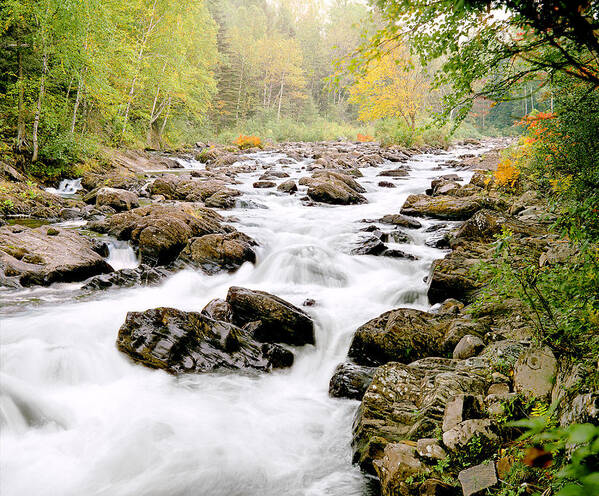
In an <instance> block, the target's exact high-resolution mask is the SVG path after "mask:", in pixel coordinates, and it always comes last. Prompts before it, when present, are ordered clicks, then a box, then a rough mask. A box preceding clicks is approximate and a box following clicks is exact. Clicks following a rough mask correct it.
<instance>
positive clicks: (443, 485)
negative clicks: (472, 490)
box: [418, 479, 458, 496]
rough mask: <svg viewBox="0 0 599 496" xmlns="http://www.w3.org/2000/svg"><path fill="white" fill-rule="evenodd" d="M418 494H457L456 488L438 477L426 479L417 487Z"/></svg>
mask: <svg viewBox="0 0 599 496" xmlns="http://www.w3.org/2000/svg"><path fill="white" fill-rule="evenodd" d="M418 494H419V496H458V489H457V488H455V487H454V486H452V485H450V484H448V483H447V482H443V481H441V480H438V479H426V480H425V481H424V482H423V483H422V484H420V487H419V489H418Z"/></svg>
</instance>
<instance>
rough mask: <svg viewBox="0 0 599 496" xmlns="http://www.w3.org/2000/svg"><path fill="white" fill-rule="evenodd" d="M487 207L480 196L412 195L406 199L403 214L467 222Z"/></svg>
mask: <svg viewBox="0 0 599 496" xmlns="http://www.w3.org/2000/svg"><path fill="white" fill-rule="evenodd" d="M484 206H485V201H484V199H483V198H482V197H480V196H471V197H464V198H456V197H453V196H438V197H432V198H431V197H430V196H427V195H410V196H408V198H407V199H406V201H405V203H404V205H403V207H402V208H401V211H400V212H401V213H402V214H404V215H413V216H415V217H432V218H434V219H444V220H466V219H468V218H469V217H471V216H472V215H473V214H474V213H476V212H477V211H478V210H480V209H481V208H483V207H484Z"/></svg>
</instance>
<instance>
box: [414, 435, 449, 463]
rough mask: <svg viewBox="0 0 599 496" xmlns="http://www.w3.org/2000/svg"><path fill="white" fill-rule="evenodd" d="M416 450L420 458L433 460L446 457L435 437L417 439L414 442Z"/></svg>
mask: <svg viewBox="0 0 599 496" xmlns="http://www.w3.org/2000/svg"><path fill="white" fill-rule="evenodd" d="M416 451H418V454H419V455H420V456H421V457H422V458H432V459H433V460H443V459H444V458H447V453H446V452H445V450H444V449H443V448H442V447H441V444H440V443H439V440H438V439H436V438H425V439H419V440H418V442H417V444H416Z"/></svg>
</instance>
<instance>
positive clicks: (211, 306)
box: [202, 298, 233, 322]
mask: <svg viewBox="0 0 599 496" xmlns="http://www.w3.org/2000/svg"><path fill="white" fill-rule="evenodd" d="M202 313H203V314H204V315H207V316H208V317H210V318H211V319H214V320H222V321H224V322H231V318H232V316H233V315H232V312H231V306H230V305H229V304H228V303H227V302H226V301H225V300H223V299H221V298H214V299H213V300H210V301H209V302H208V303H207V304H206V306H205V307H204V308H203V309H202Z"/></svg>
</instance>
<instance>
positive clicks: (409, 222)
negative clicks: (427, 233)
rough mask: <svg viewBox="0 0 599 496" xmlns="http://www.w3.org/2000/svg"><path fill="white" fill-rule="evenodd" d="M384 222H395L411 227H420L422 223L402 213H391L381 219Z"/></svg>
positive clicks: (395, 224) (396, 224)
mask: <svg viewBox="0 0 599 496" xmlns="http://www.w3.org/2000/svg"><path fill="white" fill-rule="evenodd" d="M380 222H382V223H383V224H393V225H394V226H400V227H409V228H411V229H419V228H421V227H422V224H421V223H420V222H419V221H417V220H416V219H411V218H410V217H406V216H405V215H401V214H389V215H385V216H383V217H382V218H381V219H380Z"/></svg>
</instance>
